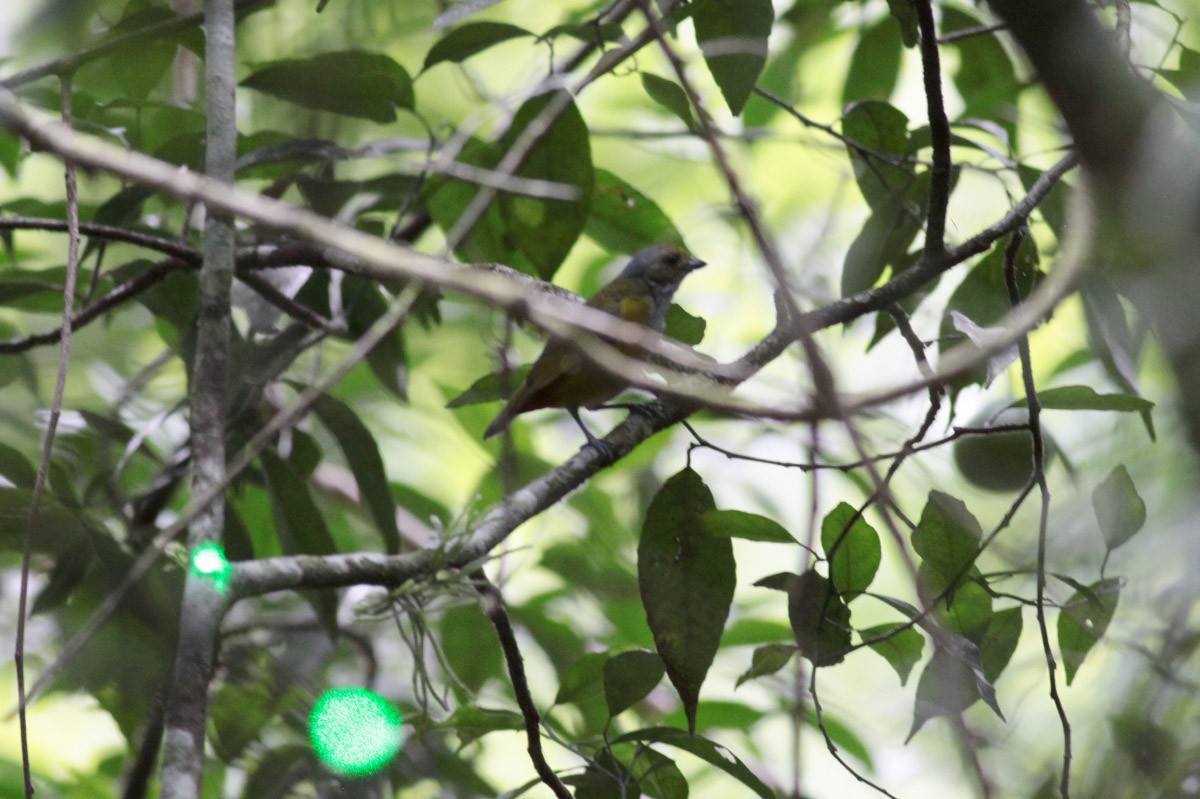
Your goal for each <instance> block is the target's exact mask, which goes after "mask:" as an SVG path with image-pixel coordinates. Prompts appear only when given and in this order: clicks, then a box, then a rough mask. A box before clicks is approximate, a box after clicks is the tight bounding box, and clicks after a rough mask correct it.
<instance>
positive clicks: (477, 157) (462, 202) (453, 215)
mask: <svg viewBox="0 0 1200 799" xmlns="http://www.w3.org/2000/svg"><path fill="white" fill-rule="evenodd" d="M458 161H459V162H460V163H463V164H466V165H468V166H475V167H481V168H483V169H495V167H496V165H497V164H498V163H499V161H500V150H499V149H498V148H496V147H495V146H493V145H491V144H485V143H484V142H481V141H477V140H475V139H469V140H468V141H467V143H466V144H465V145H463V148H462V150H460V151H459V153H458ZM478 193H479V187H478V186H476V185H475V184H472V183H467V182H464V181H460V180H451V179H449V178H446V179H438V180H432V181H430V193H429V199H428V205H429V213H430V215H432V216H433V221H434V222H436V223H437V225H438V227H440V228H441V229H442V231H443V232H446V233H449V232H450V231H451V230H453V229H454V225H455V223H456V222H458V219H459V217H461V216H462V214H463V212H464V211H466V209H467V207H468V206H469V205H470V204H471V201H472V200H474V199H475V195H476V194H478ZM454 252H455V254H456V255H457V256H458V257H459V258H460V259H462V260H463V261H468V262H492V263H501V264H505V265H507V266H511V267H512V268H513V269H519V270H521V271H523V272H528V273H529V274H533V273H534V272H535V269H534V267H533V266H532V265H531V264H530V263H529V262H528V260H526V259H525V257H524V256H523V255H521V254H520V253H518V252H517V250H516V247H515V246H514V244H513V242H512V241H511V237H510V236H509V234H508V230H507V226H506V224H505V221H504V217H503V215H502V214H501V212H500V206H499V203H492V204H491V205H489V206H488V208H487V210H486V211H484V213H483V216H481V217H480V219H479V221H478V222H477V223H476V224H475V226H474V227H472V228H471V231H470V234H469V235H467V236H466V238H464V239H463V240H462V241H460V242H459V244H458V246H457V247H455V248H454Z"/></svg>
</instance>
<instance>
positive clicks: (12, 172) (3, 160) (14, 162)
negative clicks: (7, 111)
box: [0, 131, 21, 180]
mask: <svg viewBox="0 0 1200 799" xmlns="http://www.w3.org/2000/svg"><path fill="white" fill-rule="evenodd" d="M20 163H21V140H20V139H18V138H17V137H16V136H13V135H12V134H10V133H8V132H7V131H4V132H0V167H3V168H4V171H5V172H7V173H8V176H9V177H10V178H12V179H14V180H16V177H17V167H18V165H19V164H20Z"/></svg>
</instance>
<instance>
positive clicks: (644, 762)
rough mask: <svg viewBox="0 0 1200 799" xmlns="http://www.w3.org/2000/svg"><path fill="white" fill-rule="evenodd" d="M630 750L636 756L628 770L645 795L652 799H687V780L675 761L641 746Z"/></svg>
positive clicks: (629, 764)
mask: <svg viewBox="0 0 1200 799" xmlns="http://www.w3.org/2000/svg"><path fill="white" fill-rule="evenodd" d="M630 748H631V749H633V752H634V754H633V757H632V759H631V762H629V763H628V764H627V768H629V770H630V772H631V773H632V774H633V778H634V779H635V780H637V782H638V785H640V786H641V789H642V793H643V794H645V795H646V796H648V797H650V799H687V797H688V782H687V778H686V777H684V776H683V772H682V771H680V770H679V766H677V765H675V761H674V760H671V759H670V758H669V757H667V756H666V755H664V754H661V753H660V752H656V751H654V750H653V749H651V748H649V747H646V746H642V745H640V744H639V745H637V746H635V747H630Z"/></svg>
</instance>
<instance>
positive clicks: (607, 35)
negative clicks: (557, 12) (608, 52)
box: [538, 21, 625, 44]
mask: <svg viewBox="0 0 1200 799" xmlns="http://www.w3.org/2000/svg"><path fill="white" fill-rule="evenodd" d="M559 36H570V37H571V38H573V39H578V40H579V41H581V42H587V43H588V44H597V43H600V42H609V43H616V42H620V41H622V40H623V39H624V38H625V31H624V30H623V29H622V28H621V25H620V23H617V22H600V23H598V22H595V21H591V22H581V23H574V24H572V23H564V24H562V25H555V26H554V27H553V28H551V29H550V30H548V31H546V32H545V33H543V34H542V35H541V36H539V37H538V39H539V40H541V41H547V40H549V39H554V38H557V37H559Z"/></svg>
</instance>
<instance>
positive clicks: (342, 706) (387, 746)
mask: <svg viewBox="0 0 1200 799" xmlns="http://www.w3.org/2000/svg"><path fill="white" fill-rule="evenodd" d="M403 724H404V719H402V718H401V717H400V713H399V712H398V711H397V710H396V708H394V707H392V705H391V703H389V702H388V701H387V700H386V699H384V698H383V697H381V696H379V695H378V694H376V693H373V692H371V691H368V690H367V689H365V688H332V689H330V690H328V691H326V692H325V693H324V694H322V695H321V698H320V699H318V700H317V703H316V704H315V705H313V709H312V713H311V714H310V715H309V717H308V734H309V737H310V738H311V739H312V744H313V750H314V751H315V752H316V753H317V757H318V758H319V759H320V760H321V762H322V763H324V764H325V765H326V766H328V767H329V768H330V769H332V770H333V771H336V772H338V773H339V774H344V775H346V776H347V777H367V776H370V775H372V774H374V773H375V772H377V771H379V770H380V769H382V768H383V767H384V766H386V765H387V764H388V761H389V760H391V759H392V758H393V757H395V755H396V753H397V752H399V751H400V747H401V746H403V745H404V731H403V730H402V729H401V725H403Z"/></svg>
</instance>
